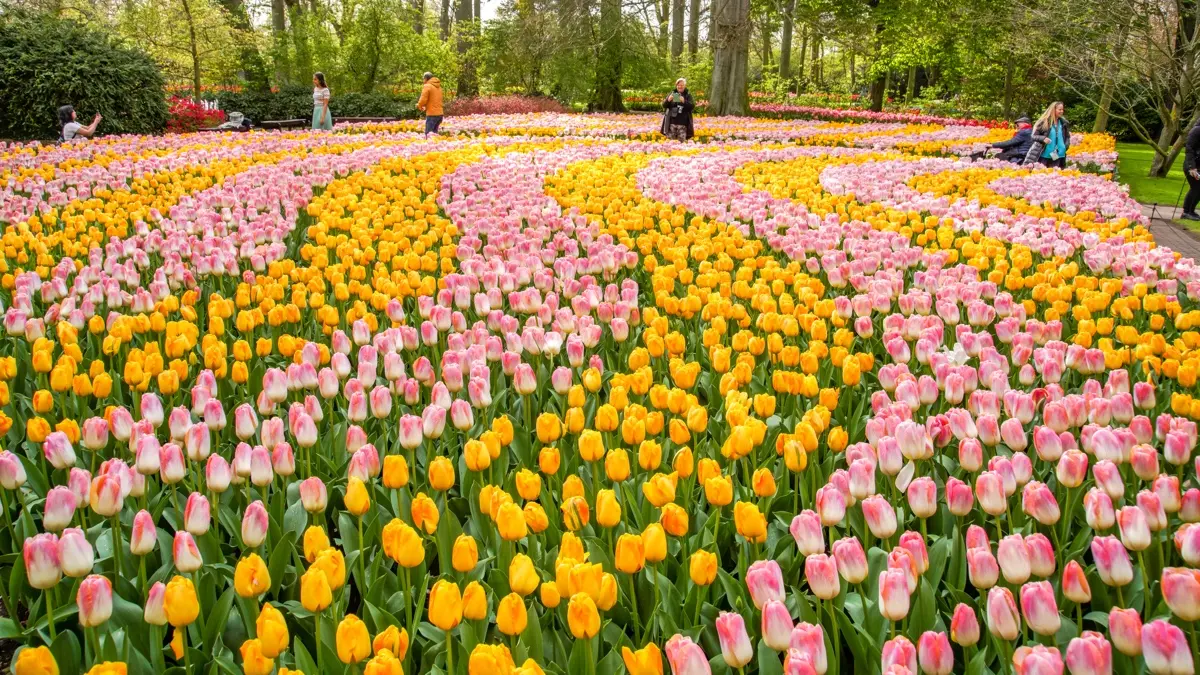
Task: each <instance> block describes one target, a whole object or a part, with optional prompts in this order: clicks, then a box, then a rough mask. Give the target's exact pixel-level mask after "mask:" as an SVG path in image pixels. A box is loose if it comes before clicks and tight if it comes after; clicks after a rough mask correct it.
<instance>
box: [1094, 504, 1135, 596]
mask: <svg viewBox="0 0 1200 675" xmlns="http://www.w3.org/2000/svg"><path fill="white" fill-rule="evenodd" d="M1132 508H1135V509H1136V508H1137V507H1132ZM1091 547H1092V558H1093V559H1094V560H1095V561H1096V572H1097V573H1098V574H1099V575H1100V580H1101V581H1103V582H1104V584H1105V585H1106V586H1125V585H1127V584H1128V583H1129V582H1131V581H1133V565H1132V563H1130V561H1129V553H1127V552H1126V550H1125V547H1124V546H1122V545H1121V542H1120V541H1118V540H1117V538H1116V537H1112V536H1100V537H1093V538H1092V544H1091Z"/></svg>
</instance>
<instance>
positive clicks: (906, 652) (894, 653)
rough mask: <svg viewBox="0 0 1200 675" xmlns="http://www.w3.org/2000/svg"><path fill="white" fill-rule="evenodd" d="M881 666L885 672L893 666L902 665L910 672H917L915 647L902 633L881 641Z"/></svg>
mask: <svg viewBox="0 0 1200 675" xmlns="http://www.w3.org/2000/svg"><path fill="white" fill-rule="evenodd" d="M881 665H882V667H883V670H884V671H885V672H886V671H887V670H888V669H890V668H892V667H893V666H902V667H904V668H906V669H907V670H908V671H909V672H911V673H916V672H917V648H916V647H914V646H913V643H912V642H909V640H908V638H906V637H904V636H903V635H899V636H897V637H894V638H892V639H891V640H888V641H887V642H885V643H883V659H882V664H881Z"/></svg>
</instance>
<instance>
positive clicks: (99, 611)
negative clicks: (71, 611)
mask: <svg viewBox="0 0 1200 675" xmlns="http://www.w3.org/2000/svg"><path fill="white" fill-rule="evenodd" d="M75 604H76V605H78V606H79V625H80V626H83V627H84V628H95V627H96V626H100V625H102V624H103V623H104V622H105V621H108V619H109V617H111V616H112V610H113V593H112V582H110V581H109V580H108V579H106V578H105V577H102V576H100V575H99V574H93V575H91V576H89V577H88V578H86V579H84V580H83V581H82V582H80V584H79V592H78V593H77V594H76V597H75Z"/></svg>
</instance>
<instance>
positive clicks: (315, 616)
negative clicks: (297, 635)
mask: <svg viewBox="0 0 1200 675" xmlns="http://www.w3.org/2000/svg"><path fill="white" fill-rule="evenodd" d="M313 620H314V621H316V624H317V632H316V633H315V636H316V638H317V672H318V673H323V672H325V670H324V668H322V667H321V613H320V612H317V613H316V614H313Z"/></svg>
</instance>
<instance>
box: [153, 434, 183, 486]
mask: <svg viewBox="0 0 1200 675" xmlns="http://www.w3.org/2000/svg"><path fill="white" fill-rule="evenodd" d="M158 457H159V468H158V473H159V478H160V479H161V480H162V482H163V483H165V484H167V485H174V484H176V483H179V482H180V481H182V480H183V479H184V477H185V476H187V466H186V465H185V464H184V461H183V449H182V448H180V447H179V446H178V445H176V444H174V443H167V444H166V445H164V446H162V448H161V449H160V450H159V453H158Z"/></svg>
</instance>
